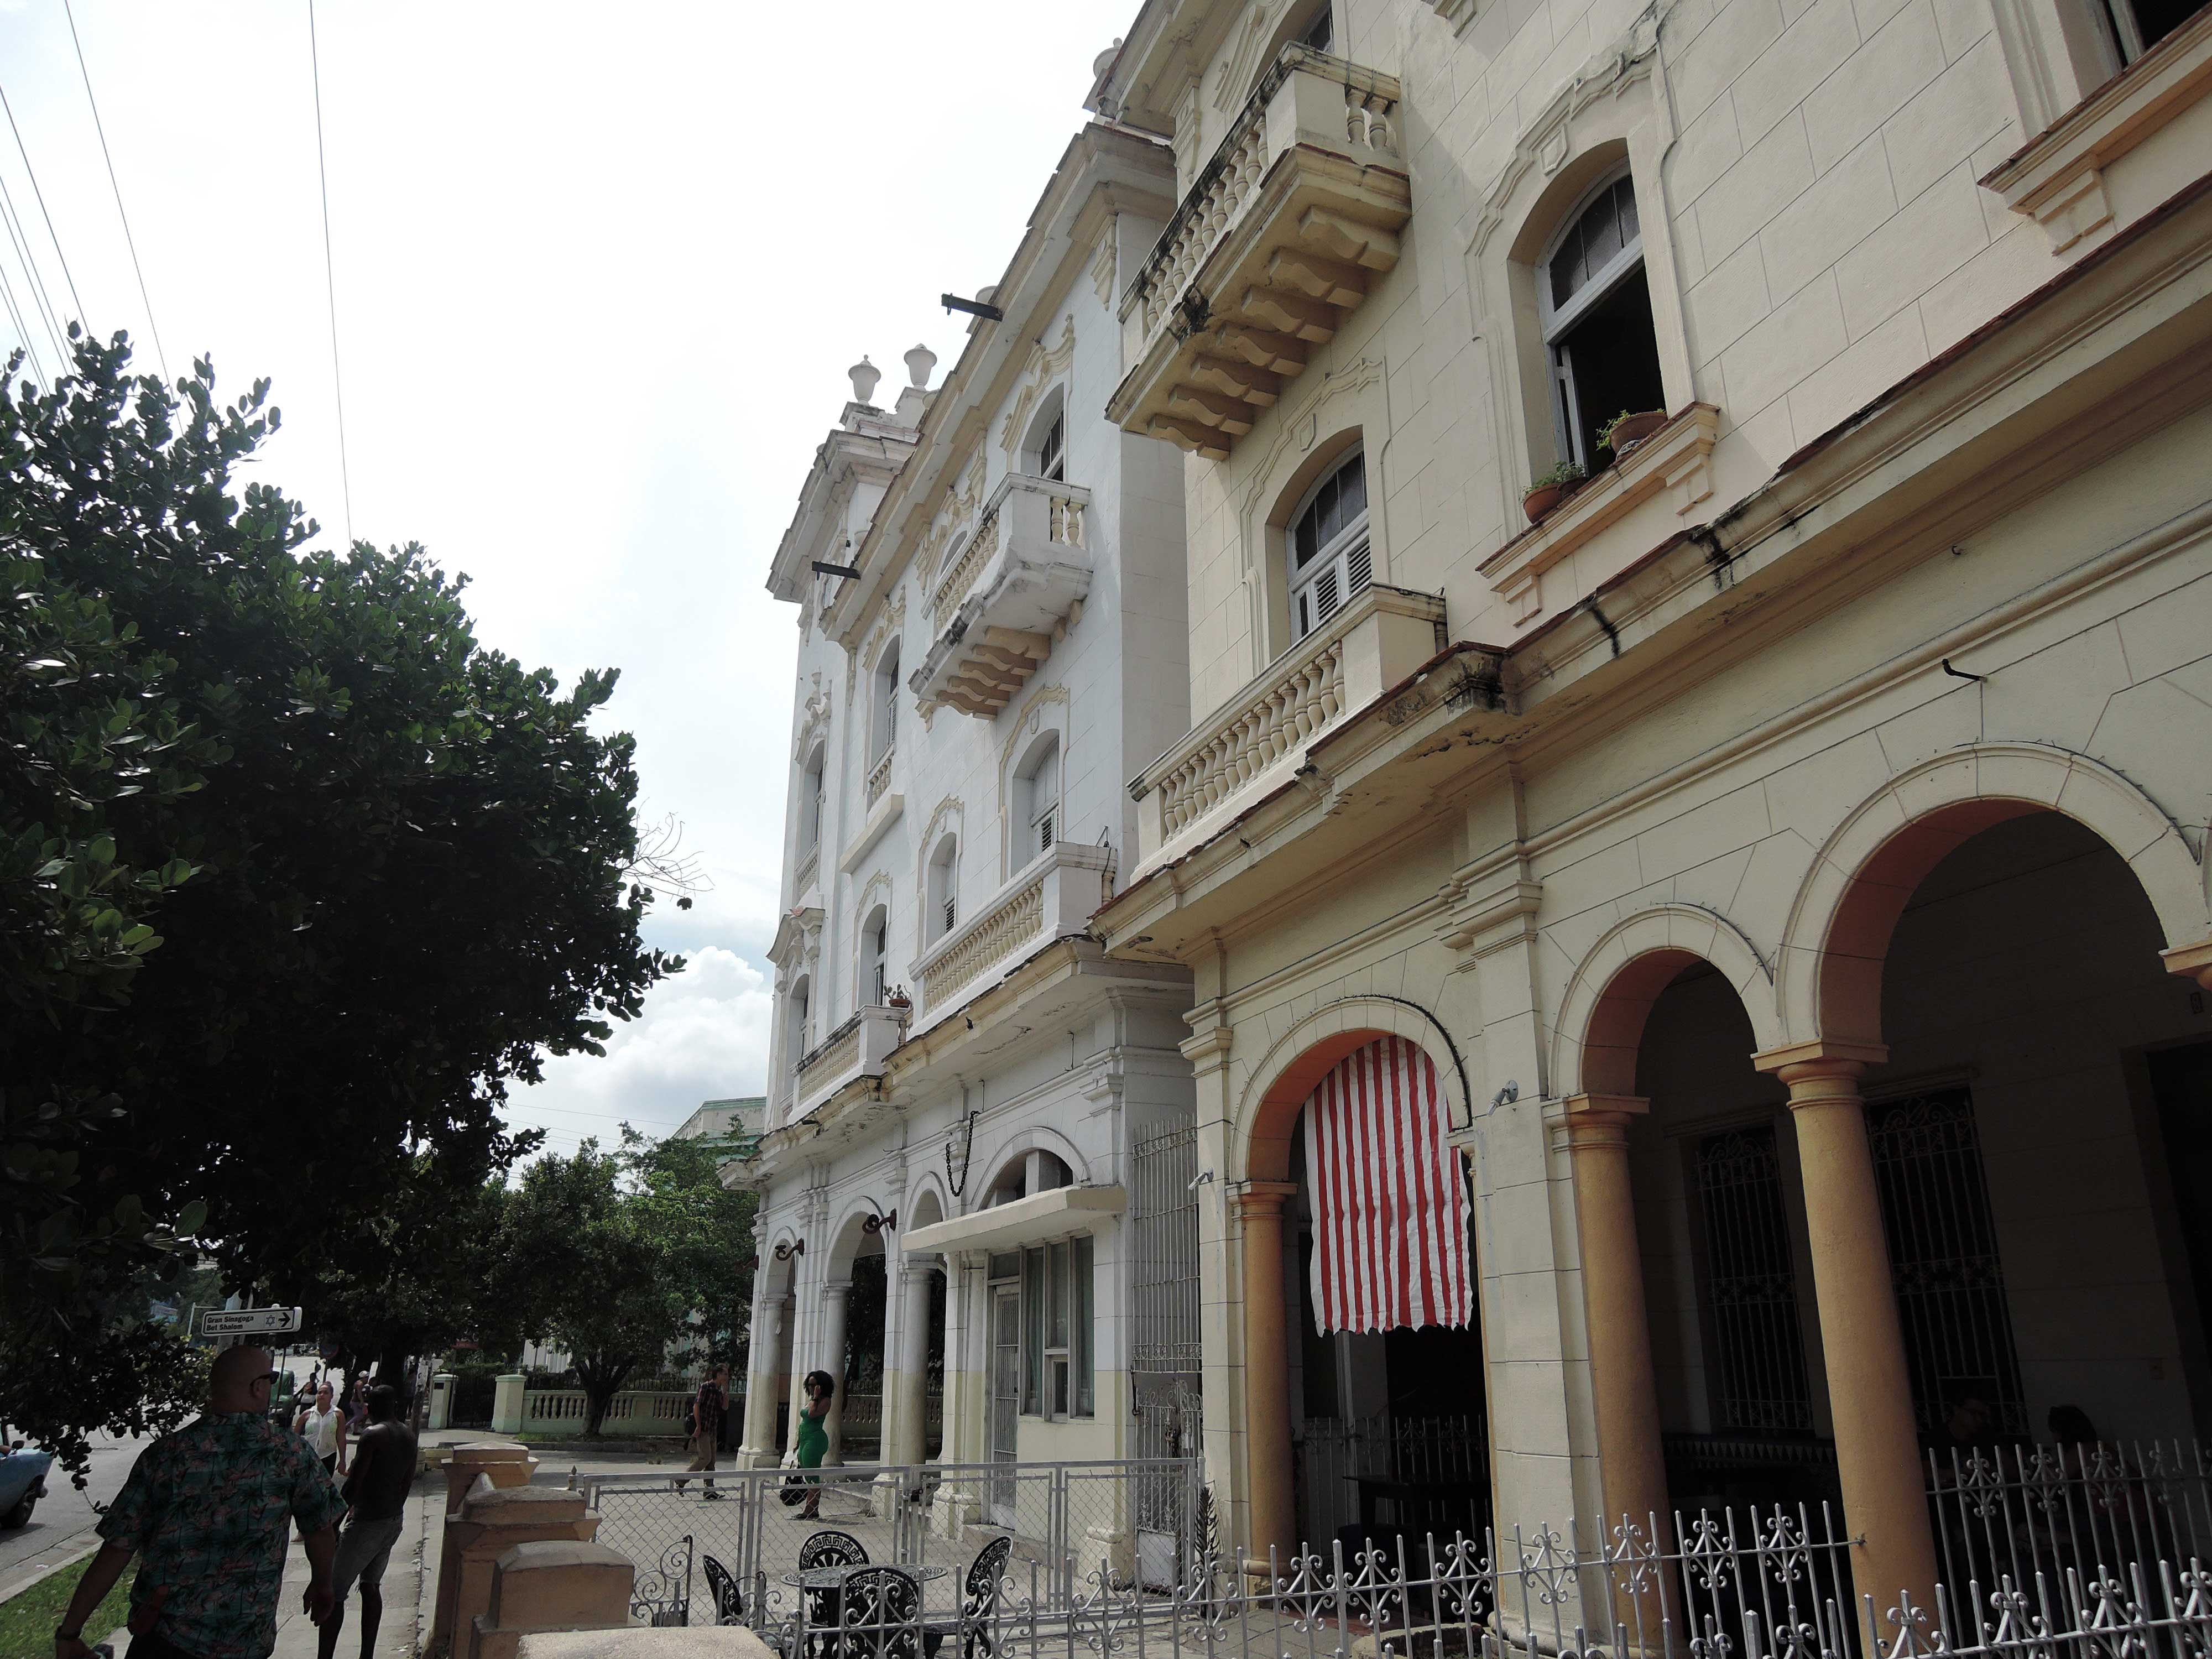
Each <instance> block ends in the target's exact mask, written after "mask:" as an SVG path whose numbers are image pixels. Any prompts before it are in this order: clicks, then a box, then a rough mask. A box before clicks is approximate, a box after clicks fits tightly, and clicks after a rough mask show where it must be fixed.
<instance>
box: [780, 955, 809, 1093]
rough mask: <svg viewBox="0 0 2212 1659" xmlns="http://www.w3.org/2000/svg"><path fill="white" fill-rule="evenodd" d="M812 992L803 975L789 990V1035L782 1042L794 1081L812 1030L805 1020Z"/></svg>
mask: <svg viewBox="0 0 2212 1659" xmlns="http://www.w3.org/2000/svg"><path fill="white" fill-rule="evenodd" d="M813 991H814V985H813V981H811V980H810V979H808V978H807V977H806V975H804V974H802V975H799V979H798V980H797V981H796V982H794V983H793V986H792V987H791V1008H790V1012H789V1015H788V1018H789V1019H790V1021H791V1024H790V1026H789V1028H788V1029H789V1033H790V1035H789V1036H788V1037H787V1040H786V1041H785V1042H784V1052H785V1053H787V1054H789V1055H790V1056H791V1075H792V1078H793V1080H794V1081H796V1080H797V1079H798V1076H799V1061H800V1060H804V1059H805V1058H806V1046H807V1042H806V1040H807V1033H808V1032H809V1031H810V1030H811V1029H812V1028H811V1026H810V1025H809V1024H808V1023H807V1020H808V1016H809V1013H810V1012H811V1008H810V1005H811V1003H812V1001H813Z"/></svg>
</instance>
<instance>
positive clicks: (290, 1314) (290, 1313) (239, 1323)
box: [200, 1308, 300, 1336]
mask: <svg viewBox="0 0 2212 1659" xmlns="http://www.w3.org/2000/svg"><path fill="white" fill-rule="evenodd" d="M299 1328H300V1310H298V1309H297V1308H209V1309H206V1310H203V1311H202V1313H201V1314H200V1334H201V1335H202V1336H261V1335H265V1334H271V1333H274V1332H277V1331H296V1330H298V1329H299Z"/></svg>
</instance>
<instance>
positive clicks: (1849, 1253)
mask: <svg viewBox="0 0 2212 1659" xmlns="http://www.w3.org/2000/svg"><path fill="white" fill-rule="evenodd" d="M2208 91H2212V10H2199V9H2196V8H2194V7H2191V6H2189V5H2164V6H2161V5H2157V4H2152V3H2148V0H2138V3H2130V0H2110V3H2106V0H1903V3H1899V0H1727V3H1722V0H1674V3H1671V4H1669V3H1665V0H1659V3H1654V4H1649V5H1639V4H1636V3H1630V0H1533V3H1531V0H1516V3H1509V0H1325V3H1316V0H1243V3H1232V0H1150V3H1148V4H1146V6H1145V7H1144V9H1143V10H1142V11H1141V13H1140V14H1139V16H1138V17H1137V19H1136V20H1135V21H1134V23H1133V26H1132V27H1131V30H1130V33H1129V34H1128V37H1127V40H1126V41H1125V42H1123V43H1122V44H1121V46H1120V47H1119V50H1118V51H1117V52H1115V54H1113V55H1112V57H1111V58H1109V59H1108V60H1103V69H1102V70H1101V72H1100V74H1099V76H1098V77H1097V83H1096V85H1095V87H1094V88H1093V91H1092V94H1091V106H1092V108H1093V109H1094V111H1096V112H1097V113H1098V114H1099V115H1100V116H1101V118H1103V119H1105V120H1107V121H1109V122H1111V123H1113V124H1115V125H1117V126H1121V127H1126V128H1133V129H1136V130H1139V131H1146V132H1150V133H1152V134H1154V135H1156V136H1158V137H1159V138H1161V139H1163V140H1164V141H1165V142H1166V143H1168V144H1169V145H1170V147H1171V148H1172V150H1173V153H1174V157H1175V166H1176V183H1175V189H1176V193H1177V205H1176V211H1175V213H1174V216H1172V217H1171V218H1170V219H1169V220H1168V221H1167V222H1166V223H1165V225H1164V228H1163V230H1162V232H1161V234H1160V236H1159V239H1158V241H1157V242H1156V243H1155V244H1154V245H1153V247H1152V252H1151V253H1150V255H1149V256H1148V257H1146V258H1144V259H1143V260H1142V261H1141V262H1140V263H1139V264H1137V265H1136V267H1135V269H1134V270H1133V272H1131V273H1128V274H1127V275H1126V276H1125V278H1124V279H1123V280H1122V281H1121V283H1120V285H1119V292H1120V299H1119V316H1120V323H1121V362H1122V366H1123V373H1122V376H1121V380H1120V382H1119V384H1118V386H1116V387H1115V390H1114V392H1113V394H1112V397H1111V399H1110V401H1109V404H1108V405H1107V410H1108V414H1109V417H1110V418H1111V419H1112V420H1114V421H1115V422H1118V423H1119V424H1120V425H1121V427H1122V428H1123V429H1124V430H1125V431H1127V432H1128V433H1131V434H1133V435H1142V436H1146V437H1152V438H1160V439H1165V440H1168V441H1172V442H1174V443H1175V444H1176V445H1177V446H1178V447H1181V448H1182V450H1183V451H1184V452H1185V460H1184V474H1183V482H1184V514H1183V518H1184V526H1185V535H1186V544H1187V550H1188V554H1187V572H1188V587H1187V599H1188V684H1189V719H1188V730H1187V731H1186V732H1183V733H1182V735H1181V736H1180V737H1178V738H1176V739H1175V741H1174V742H1172V743H1171V744H1170V746H1169V747H1168V748H1167V749H1166V750H1165V751H1164V753H1162V754H1161V755H1160V756H1159V757H1158V759H1157V760H1155V761H1153V762H1152V763H1149V764H1147V765H1145V766H1144V767H1143V768H1142V769H1140V770H1139V771H1137V772H1136V774H1135V775H1134V776H1133V778H1132V779H1131V780H1130V781H1129V784H1128V789H1129V794H1130V796H1131V798H1132V799H1133V801H1134V803H1135V807H1136V844H1135V847H1134V848H1133V857H1132V858H1131V859H1130V860H1129V865H1128V867H1127V870H1126V872H1125V873H1124V874H1123V875H1122V877H1121V881H1120V883H1119V885H1118V887H1117V889H1116V890H1115V892H1114V893H1113V895H1112V896H1111V897H1110V898H1109V900H1108V901H1107V902H1105V904H1104V907H1103V909H1102V910H1100V911H1099V913H1098V914H1097V916H1096V917H1095V918H1094V919H1093V920H1092V921H1091V930H1092V932H1093V933H1095V934H1097V936H1098V937H1099V938H1100V939H1103V941H1104V945H1105V949H1106V951H1107V953H1108V954H1109V957H1114V958H1115V959H1119V960H1122V961H1126V962H1129V963H1156V964H1158V965H1159V966H1161V967H1162V968H1172V969H1178V970H1182V971H1187V972H1188V974H1189V975H1191V979H1192V984H1193V987H1194V1006H1193V1007H1192V1008H1191V1011H1190V1012H1189V1014H1188V1026H1189V1030H1190V1035H1189V1036H1188V1041H1187V1042H1184V1043H1183V1044H1182V1051H1183V1054H1185V1056H1187V1057H1188V1060H1189V1061H1190V1062H1191V1064H1192V1066H1193V1068H1194V1072H1195V1074H1196V1094H1197V1108H1196V1125H1197V1133H1198V1160H1197V1161H1198V1164H1199V1165H1200V1168H1201V1170H1203V1171H1205V1172H1207V1173H1210V1174H1211V1175H1212V1177H1213V1178H1212V1180H1211V1181H1205V1182H1204V1184H1202V1185H1200V1186H1199V1187H1198V1188H1196V1191H1197V1193H1198V1194H1199V1202H1200V1211H1199V1225H1200V1241H1201V1244H1200V1260H1201V1268H1202V1281H1203V1286H1204V1295H1203V1316H1202V1329H1203V1346H1204V1354H1205V1370H1204V1377H1203V1398H1204V1407H1203V1409H1204V1418H1205V1438H1204V1444H1205V1452H1206V1460H1207V1473H1208V1476H1209V1479H1210V1480H1211V1482H1212V1486H1213V1487H1214V1490H1215V1491H1216V1492H1217V1494H1218V1496H1219V1498H1221V1500H1222V1502H1223V1505H1224V1511H1225V1520H1226V1523H1227V1526H1228V1529H1229V1531H1230V1532H1231V1534H1232V1535H1233V1536H1234V1537H1235V1538H1236V1539H1237V1541H1239V1542H1240V1543H1242V1544H1243V1546H1245V1547H1247V1548H1249V1549H1252V1550H1255V1551H1261V1552H1264V1551H1265V1550H1266V1549H1267V1547H1283V1548H1288V1547H1291V1545H1293V1544H1294V1543H1296V1542H1297V1541H1298V1540H1299V1539H1300V1538H1301V1537H1302V1536H1303V1537H1311V1536H1313V1535H1314V1534H1316V1531H1326V1530H1328V1529H1329V1528H1331V1527H1332V1526H1333V1525H1334V1524H1335V1523H1336V1522H1340V1521H1342V1520H1343V1519H1344V1518H1345V1515H1346V1511H1345V1510H1344V1508H1343V1506H1342V1504H1340V1503H1338V1502H1337V1500H1336V1498H1335V1497H1333V1496H1332V1494H1331V1493H1330V1492H1328V1490H1327V1489H1328V1487H1329V1486H1331V1485H1332V1484H1337V1485H1340V1484H1341V1483H1342V1477H1341V1476H1340V1474H1339V1473H1336V1472H1334V1471H1333V1470H1332V1469H1331V1468H1326V1467H1323V1466H1322V1464H1321V1463H1320V1462H1317V1461H1316V1456H1315V1455H1314V1453H1313V1449H1314V1448H1315V1447H1316V1446H1318V1445H1321V1444H1322V1443H1323V1442H1324V1441H1325V1440H1326V1439H1327V1432H1326V1431H1325V1430H1326V1425H1331V1424H1339V1425H1340V1424H1342V1423H1345V1422H1348V1421H1350V1420H1352V1419H1354V1418H1356V1417H1358V1416H1360V1415H1361V1414H1362V1413H1368V1412H1371V1411H1376V1410H1380V1411H1383V1412H1385V1413H1389V1412H1393V1411H1395V1412H1398V1413H1401V1415H1402V1414H1407V1413H1417V1412H1418V1413H1425V1414H1428V1415H1431V1416H1443V1415H1445V1414H1452V1413H1455V1414H1456V1416H1457V1417H1458V1418H1460V1419H1463V1420H1464V1421H1465V1422H1466V1423H1467V1424H1468V1425H1471V1426H1470V1427H1469V1428H1468V1430H1467V1432H1468V1434H1469V1435H1471V1436H1473V1437H1474V1438H1475V1439H1476V1440H1478V1441H1479V1442H1480V1459H1479V1462H1480V1480H1479V1484H1480V1488H1481V1492H1482V1497H1481V1500H1480V1501H1481V1504H1482V1505H1483V1506H1484V1507H1485V1508H1486V1510H1487V1518H1490V1519H1494V1520H1495V1521H1496V1522H1498V1524H1500V1525H1503V1526H1510V1525H1513V1524H1515V1523H1522V1524H1527V1525H1531V1526H1534V1525H1543V1524H1551V1525H1554V1526H1560V1527H1567V1526H1572V1527H1573V1528H1575V1529H1576V1530H1577V1532H1578V1533H1579V1534H1582V1535H1583V1538H1584V1540H1585V1541H1595V1539H1596V1538H1597V1537H1598V1536H1599V1535H1600V1534H1601V1533H1602V1532H1603V1531H1604V1530H1605V1528H1606V1524H1607V1522H1606V1517H1614V1518H1618V1517H1620V1516H1622V1515H1624V1514H1626V1515H1631V1516H1637V1517H1639V1518H1641V1517H1644V1516H1649V1515H1660V1516H1664V1515H1665V1514H1667V1513H1668V1511H1669V1510H1671V1509H1674V1508H1692V1509H1693V1508H1695V1507H1696V1506H1697V1505H1699V1504H1712V1503H1722V1502H1730V1503H1734V1502H1769V1501H1778V1500H1782V1499H1797V1500H1806V1501H1817V1500H1819V1499H1820V1498H1831V1499H1832V1500H1835V1501H1838V1502H1839V1503H1840V1505H1841V1509H1842V1513H1843V1516H1844V1522H1845V1524H1846V1525H1847V1526H1848V1528H1849V1529H1850V1532H1851V1534H1853V1535H1854V1536H1855V1537H1856V1538H1857V1540H1858V1542H1857V1544H1856V1545H1855V1547H1854V1552H1853V1554H1854V1570H1855V1574H1856V1576H1857V1583H1858V1585H1859V1588H1860V1589H1861V1590H1862V1591H1863V1592H1865V1593H1867V1594H1869V1595H1874V1596H1875V1599H1876V1601H1877V1602H1878V1603H1880V1605H1881V1606H1883V1607H1888V1606H1891V1605H1893V1603H1894V1599H1895V1597H1894V1592H1896V1591H1899V1590H1906V1591H1910V1592H1911V1594H1912V1595H1914V1596H1915V1597H1916V1598H1917V1599H1923V1598H1925V1597H1927V1596H1928V1595H1929V1594H1930V1593H1931V1592H1932V1587H1933V1583H1934V1581H1935V1579H1936V1576H1937V1562H1936V1554H1937V1550H1938V1545H1939V1541H1938V1540H1937V1539H1936V1537H1935V1536H1934V1535H1933V1533H1932V1531H1931V1526H1930V1522H1929V1504H1928V1500H1927V1496H1926V1488H1927V1483H1928V1474H1927V1464H1926V1462H1925V1453H1926V1451H1927V1449H1929V1448H1930V1447H1931V1446H1934V1447H1942V1446H1943V1445H1945V1444H1947V1443H1950V1444H1955V1443H1959V1442H1960V1441H1961V1440H1962V1439H1969V1438H1970V1435H1968V1434H1967V1433H1966V1432H1965V1431H1961V1430H1960V1427H1959V1426H1958V1425H1959V1423H1960V1420H1961V1419H1960V1418H1959V1415H1958V1413H1960V1410H1961V1409H1962V1408H1964V1407H1971V1408H1972V1409H1978V1410H1979V1411H1980V1412H1982V1413H1984V1414H1985V1415H1986V1416H1987V1417H1988V1418H1990V1419H1993V1423H1994V1426H1993V1428H1992V1429H1991V1430H1990V1431H1989V1432H1991V1433H1995V1434H2000V1435H2002V1437H2005V1438H2008V1439H2019V1440H2044V1439H2049V1438H2051V1437H2053V1434H2052V1433H2051V1431H2049V1429H2048V1425H2049V1424H2050V1423H2051V1417H2052V1413H2053V1412H2054V1411H2055V1410H2058V1409H2059V1408H2064V1407H2071V1408H2073V1409H2074V1410H2075V1412H2077V1413H2082V1414H2084V1415H2086V1418H2087V1419H2088V1420H2090V1421H2092V1422H2093V1424H2094V1425H2096V1429H2097V1431H2098V1432H2099V1434H2100V1435H2102V1436H2105V1437H2111V1438H2114V1439H2120V1438H2127V1439H2141V1438H2148V1437H2190V1436H2193V1435H2195V1434H2197V1433H2198V1432H2200V1431H2201V1430H2202V1428H2203V1426H2204V1425H2206V1423H2207V1421H2208V1419H2212V1352H2208V1346H2207V1342H2206V1337H2205V1322H2204V1319H2203V1309H2202V1306H2201V1299H2202V1297H2203V1296H2205V1295H2207V1294H2212V1278H2208V1277H2207V1276H2206V1275H2207V1273H2208V1270H2212V1212H2208V1210H2207V1208H2206V1200H2205V1199H2204V1198H2203V1191H2204V1189H2205V1186H2206V1182H2205V1181H2204V1179H2203V1177H2204V1176H2207V1175H2208V1174H2212V1161H2208V1158H2212V1141H2208V1139H2206V1136H2207V1129H2206V1126H2205V1118H2206V1116H2207V1115H2208V1114H2212V1014H2208V1012H2207V1003H2206V996H2207V992H2208V990H2212V911H2209V910H2208V900H2207V886H2206V865H2205V850H2206V849H2205V841H2206V827H2207V822H2208V810H2212V546H2209V545H2208V542H2207V533H2208V529H2212V468H2208V465H2207V457H2208V456H2212V410H2208V407H2207V404H2208V401H2212V177H2208V171H2207V170H2208V167H2212V100H2208V99H2207V96H2206V94H2207V93H2208ZM1623 413H1626V414H1630V415H1648V416H1650V418H1649V419H1647V420H1645V421H1644V422H1637V423H1632V426H1631V427H1630V428H1627V430H1626V431H1624V432H1622V433H1619V434H1613V433H1610V432H1608V430H1607V428H1608V425H1609V422H1610V420H1611V417H1613V416H1615V415H1617V414H1623ZM1639 426H1640V427H1641V428H1644V430H1643V435H1641V436H1640V437H1636V438H1631V437H1630V436H1629V435H1628V434H1629V433H1631V432H1634V431H1636V430H1637V429H1638V427H1639ZM1609 440H1611V441H1609ZM1563 466H1564V467H1565V468H1567V469H1568V470H1569V471H1570V473H1572V472H1573V471H1577V470H1578V471H1579V473H1580V475H1581V476H1580V477H1572V476H1570V477H1568V478H1567V479H1566V482H1567V483H1570V484H1571V485H1573V486H1574V487H1573V488H1572V489H1571V493H1568V494H1566V495H1565V499H1564V500H1563V501H1559V503H1558V504H1556V505H1554V506H1553V507H1551V508H1550V510H1549V511H1548V512H1547V513H1545V515H1544V516H1543V517H1541V520H1533V513H1532V511H1531V509H1529V508H1528V507H1524V501H1523V497H1524V495H1526V494H1527V493H1528V491H1529V489H1530V487H1531V485H1532V484H1533V483H1535V482H1536V481H1537V480H1539V479H1540V478H1542V477H1546V476H1547V475H1551V474H1553V473H1554V471H1555V470H1558V469H1560V468H1562V467H1563ZM1539 505H1541V504H1539ZM1532 520H1533V521H1532ZM1383 1036H1395V1037H1398V1038H1402V1039H1404V1040H1406V1041H1407V1042H1412V1043H1414V1044H1416V1045H1419V1047H1420V1048H1421V1049H1422V1050H1423V1051H1424V1052H1425V1054H1427V1055H1428V1057H1429V1059H1430V1060H1431V1061H1432V1062H1433V1064H1434V1066H1435V1068H1436V1072H1437V1077H1438V1079H1439V1081H1440V1083H1441V1085H1442V1088H1443V1094H1444V1097H1445V1099H1446V1103H1447V1110H1448V1111H1449V1116H1450V1122H1451V1130H1452V1135H1453V1139H1454V1143H1455V1146H1457V1147H1458V1149H1459V1152H1460V1153H1461V1156H1462V1158H1463V1159H1464V1161H1465V1164H1466V1167H1467V1170H1468V1174H1469V1178H1470V1180H1471V1182H1472V1185H1473V1189H1474V1220H1473V1224H1472V1234H1473V1241H1472V1248H1473V1252H1474V1260H1475V1263H1476V1267H1477V1270H1478V1282H1479V1285H1480V1296H1479V1298H1478V1308H1479V1312H1478V1317H1477V1319H1476V1321H1475V1322H1474V1326H1473V1327H1472V1328H1469V1329H1468V1330H1466V1331H1463V1332H1455V1333H1449V1334H1424V1335H1423V1337H1422V1340H1419V1341H1416V1340H1413V1339H1412V1338H1411V1337H1401V1336H1400V1335H1398V1334H1390V1335H1389V1336H1374V1335H1368V1336H1346V1335H1341V1334H1336V1335H1326V1336H1325V1335H1322V1334H1319V1333H1318V1332H1316V1330H1315V1328H1314V1325H1313V1319H1312V1314H1311V1310H1310V1299H1309V1298H1310V1290H1309V1288H1308V1285H1309V1275H1308V1273H1307V1271H1306V1263H1307V1261H1309V1259H1310V1252H1311V1249H1312V1248H1313V1246H1312V1243H1311V1235H1312V1231H1313V1225H1314V1211H1315V1199H1314V1194H1313V1192H1312V1190H1311V1182H1310V1179H1309V1176H1310V1171H1308V1170H1305V1168H1304V1150H1303V1145H1302V1142H1301V1139H1300V1136H1299V1133H1298V1129H1299V1125H1300V1121H1301V1114H1302V1112H1303V1111H1304V1109H1305V1105H1306V1103H1307V1101H1308V1099H1309V1097H1310V1096H1311V1094H1312V1092H1313V1091H1314V1089H1315V1087H1316V1084H1317V1082H1318V1081H1319V1080H1320V1079H1322V1077H1323V1076H1325V1075H1326V1074H1328V1073H1330V1071H1331V1070H1332V1068H1333V1067H1334V1066H1337V1065H1338V1064H1339V1063H1340V1062H1341V1061H1343V1060H1345V1059H1346V1057H1347V1056H1348V1055H1352V1054H1356V1053H1358V1051H1360V1050H1361V1049H1362V1048H1364V1047H1365V1046H1366V1045H1368V1044H1370V1043H1372V1042H1376V1040H1377V1039H1379V1038H1381V1037H1383ZM1201 1180H1202V1181H1203V1176H1201ZM1424 1344H1425V1346H1424ZM1439 1378H1445V1379H1449V1387H1450V1388H1451V1389H1455V1390H1456V1397H1455V1398H1440V1397H1439V1394H1438V1389H1439V1387H1440V1383H1439ZM2063 1420H2064V1421H2066V1422H2069V1423H2071V1422H2074V1421H2075V1420H2076V1419H2074V1418H2071V1417H2068V1418H2064V1419H2063ZM1885 1598H1887V1599H1885Z"/></svg>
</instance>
